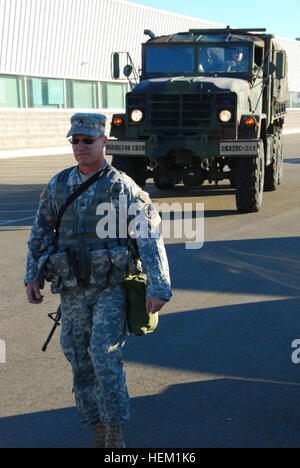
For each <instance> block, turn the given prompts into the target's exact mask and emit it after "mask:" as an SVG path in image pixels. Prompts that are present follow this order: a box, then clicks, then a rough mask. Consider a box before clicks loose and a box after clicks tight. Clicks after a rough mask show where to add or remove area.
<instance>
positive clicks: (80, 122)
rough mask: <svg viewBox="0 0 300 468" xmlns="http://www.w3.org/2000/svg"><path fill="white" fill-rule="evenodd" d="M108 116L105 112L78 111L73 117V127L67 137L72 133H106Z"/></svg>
mask: <svg viewBox="0 0 300 468" xmlns="http://www.w3.org/2000/svg"><path fill="white" fill-rule="evenodd" d="M105 122H106V117H105V115H103V114H84V113H76V114H74V115H73V116H72V117H71V128H70V130H69V132H68V134H67V138H68V137H70V136H72V135H90V136H94V137H99V136H100V135H104V130H105Z"/></svg>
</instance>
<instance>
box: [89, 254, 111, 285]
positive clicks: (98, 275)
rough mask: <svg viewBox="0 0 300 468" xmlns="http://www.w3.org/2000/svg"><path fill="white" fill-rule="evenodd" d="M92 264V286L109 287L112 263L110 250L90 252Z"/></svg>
mask: <svg viewBox="0 0 300 468" xmlns="http://www.w3.org/2000/svg"><path fill="white" fill-rule="evenodd" d="M89 256H90V262H91V276H90V285H92V286H99V287H100V288H105V287H106V286H107V280H108V272H109V271H110V268H111V261H110V257H109V253H108V250H106V249H98V250H93V251H91V252H89Z"/></svg>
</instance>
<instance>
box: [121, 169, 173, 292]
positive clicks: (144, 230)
mask: <svg viewBox="0 0 300 468" xmlns="http://www.w3.org/2000/svg"><path fill="white" fill-rule="evenodd" d="M123 178H124V176H123ZM126 179H127V177H126V176H125V184H124V185H123V186H122V188H121V189H120V187H118V188H116V187H114V189H116V192H117V193H118V194H120V193H121V194H123V195H126V197H127V203H128V215H129V216H128V232H129V236H130V237H132V238H135V239H136V241H137V245H138V250H139V256H140V259H141V262H142V268H143V271H144V272H145V273H146V274H147V278H148V280H147V297H160V298H162V299H166V300H170V298H171V297H172V291H171V282H170V274H169V265H168V258H167V254H166V250H165V246H164V242H163V239H162V236H161V233H160V230H159V225H160V222H161V219H160V216H159V214H158V212H157V211H156V209H155V207H154V205H153V203H152V201H151V199H150V197H149V195H148V193H146V192H144V191H143V190H142V189H141V188H140V187H139V186H138V185H136V184H135V183H134V182H133V181H132V180H131V179H129V178H128V179H129V180H127V181H126ZM114 198H115V197H114Z"/></svg>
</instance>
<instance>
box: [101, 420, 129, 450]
mask: <svg viewBox="0 0 300 468" xmlns="http://www.w3.org/2000/svg"><path fill="white" fill-rule="evenodd" d="M105 448H126V446H125V442H124V439H123V435H122V429H121V426H108V425H106V431H105Z"/></svg>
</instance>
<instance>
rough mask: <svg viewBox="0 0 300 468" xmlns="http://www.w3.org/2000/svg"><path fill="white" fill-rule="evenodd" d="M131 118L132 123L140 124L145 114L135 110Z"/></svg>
mask: <svg viewBox="0 0 300 468" xmlns="http://www.w3.org/2000/svg"><path fill="white" fill-rule="evenodd" d="M130 118H131V120H132V122H136V123H137V122H140V121H141V120H142V118H143V112H142V111H141V110H140V109H134V110H133V111H132V112H131V115H130Z"/></svg>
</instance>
